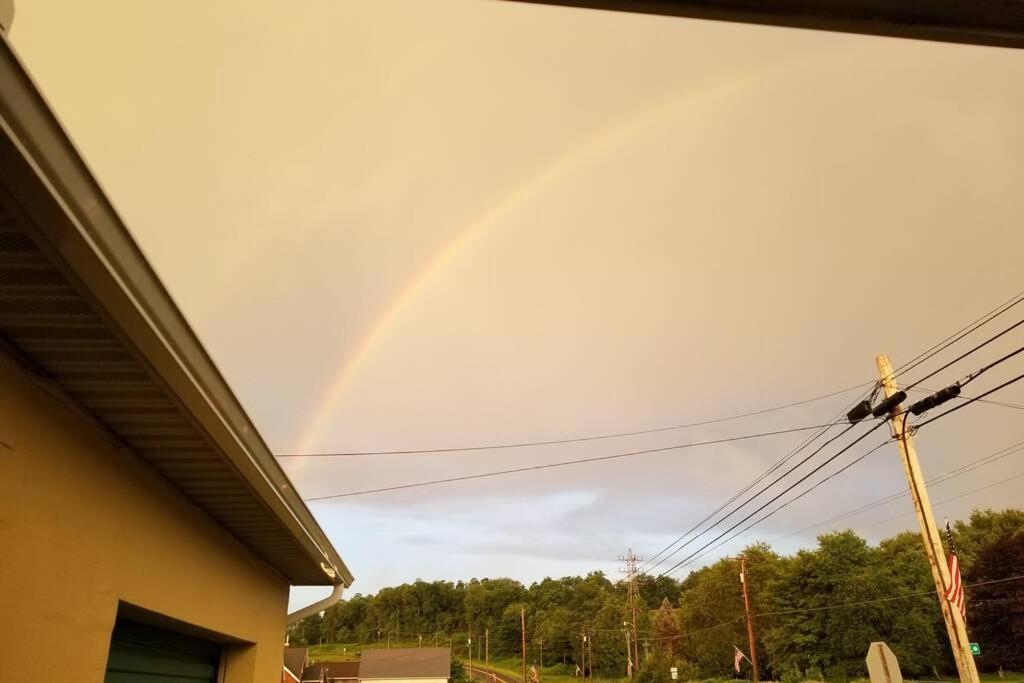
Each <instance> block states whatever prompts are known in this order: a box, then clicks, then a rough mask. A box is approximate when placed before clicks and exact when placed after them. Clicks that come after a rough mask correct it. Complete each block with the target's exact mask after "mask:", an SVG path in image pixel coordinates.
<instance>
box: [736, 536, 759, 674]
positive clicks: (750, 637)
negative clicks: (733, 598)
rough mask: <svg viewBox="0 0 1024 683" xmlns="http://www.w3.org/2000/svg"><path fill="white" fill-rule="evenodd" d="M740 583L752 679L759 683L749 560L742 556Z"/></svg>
mask: <svg viewBox="0 0 1024 683" xmlns="http://www.w3.org/2000/svg"><path fill="white" fill-rule="evenodd" d="M740 583H741V584H743V609H744V610H745V611H746V613H747V647H749V648H750V668H751V669H752V671H753V673H752V674H751V679H752V680H753V682H754V683H757V682H758V680H759V678H758V672H757V644H756V642H755V641H754V618H753V617H752V616H751V614H750V591H749V590H748V589H747V583H748V582H747V558H746V556H744V555H740Z"/></svg>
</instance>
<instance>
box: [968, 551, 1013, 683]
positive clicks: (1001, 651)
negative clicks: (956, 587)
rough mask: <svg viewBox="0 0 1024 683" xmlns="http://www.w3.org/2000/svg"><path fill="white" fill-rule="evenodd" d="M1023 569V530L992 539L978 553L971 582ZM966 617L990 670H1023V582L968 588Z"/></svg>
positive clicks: (994, 577) (999, 577)
mask: <svg viewBox="0 0 1024 683" xmlns="http://www.w3.org/2000/svg"><path fill="white" fill-rule="evenodd" d="M1022 568H1024V531H1022V532H1018V533H1015V534H1006V535H1003V536H1001V537H999V538H996V539H994V540H992V541H991V542H990V543H989V544H988V545H986V546H984V547H982V548H981V549H980V550H979V551H978V554H977V561H976V562H975V565H974V568H973V570H972V572H971V581H972V582H974V583H983V584H984V583H985V582H989V581H999V580H1000V579H1007V578H1010V577H1011V576H1016V575H1019V574H1020V573H1021V569H1022ZM967 596H968V601H967V609H968V613H967V618H968V619H969V620H970V624H971V625H972V629H971V630H972V631H973V635H974V637H975V638H976V639H977V640H978V642H979V643H981V644H982V647H983V649H982V659H981V662H980V663H983V664H987V668H989V669H995V668H997V667H999V666H1001V667H1003V668H1004V669H1007V670H1015V671H1020V670H1022V669H1024V583H1022V582H1020V581H1001V582H1000V583H987V584H985V585H980V586H977V587H974V588H969V589H967Z"/></svg>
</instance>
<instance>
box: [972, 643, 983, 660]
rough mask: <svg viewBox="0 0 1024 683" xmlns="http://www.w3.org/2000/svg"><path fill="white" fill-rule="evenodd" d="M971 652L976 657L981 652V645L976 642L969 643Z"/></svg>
mask: <svg viewBox="0 0 1024 683" xmlns="http://www.w3.org/2000/svg"><path fill="white" fill-rule="evenodd" d="M971 654H972V655H974V656H975V657H977V656H978V655H980V654H981V645H978V644H977V643H971Z"/></svg>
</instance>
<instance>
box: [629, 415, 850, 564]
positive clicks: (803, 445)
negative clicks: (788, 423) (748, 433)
mask: <svg viewBox="0 0 1024 683" xmlns="http://www.w3.org/2000/svg"><path fill="white" fill-rule="evenodd" d="M844 412H845V411H840V412H839V413H838V414H837V415H836V416H835V417H833V418H832V425H830V426H834V425H836V424H839V423H838V422H836V421H835V420H836V418H838V417H839V416H841V415H842V414H843V413H844ZM828 429H829V427H826V428H824V429H822V430H820V431H819V432H818V433H817V434H813V435H811V436H809V437H808V438H807V439H805V440H804V441H803V442H802V443H800V444H799V445H798V446H796V447H795V448H793V449H792V450H790V451H789V452H788V453H787V454H786V455H785V456H783V457H782V458H781V459H780V460H778V461H776V462H775V463H774V464H773V465H772V466H771V467H769V468H768V469H767V470H765V471H764V472H762V473H761V474H760V475H759V476H758V477H757V478H755V479H754V480H753V481H751V482H750V483H748V484H747V485H746V486H744V487H743V488H741V489H740V490H739V491H737V492H736V493H734V494H733V495H732V497H730V498H729V499H728V500H727V501H725V502H724V503H722V504H721V505H719V506H718V507H717V508H715V509H714V510H712V511H711V512H710V513H708V514H707V515H706V516H705V517H704V518H703V519H701V520H700V521H698V522H697V523H696V524H694V525H693V526H691V527H690V528H689V529H687V530H686V531H685V532H683V533H682V534H681V535H680V536H679V537H678V538H676V539H675V540H674V541H672V542H671V543H669V544H668V545H667V546H665V547H664V548H662V549H661V550H659V551H658V552H657V553H656V554H655V555H654V556H653V557H651V558H650V559H649V560H647V561H646V562H645V563H644V564H643V565H642V566H641V567H640V570H641V571H643V572H644V573H647V572H646V570H647V568H648V567H650V568H651V569H653V568H654V567H658V566H660V565H661V564H662V563H663V562H664V561H665V560H666V559H668V557H671V555H669V556H668V557H666V558H663V559H661V560H658V558H659V557H661V556H662V555H663V554H664V553H666V552H668V551H669V550H670V549H671V548H672V547H673V546H675V545H676V544H677V543H679V542H681V541H682V540H683V539H685V538H686V537H687V536H689V535H690V534H691V533H693V532H694V531H696V530H697V529H698V528H700V526H701V525H702V524H704V523H705V522H707V521H708V520H709V519H711V518H712V517H714V516H715V515H717V514H718V513H719V512H721V511H722V510H724V509H725V508H726V507H728V506H729V505H730V504H731V503H732V502H733V501H735V500H736V499H737V498H739V497H740V496H742V495H743V494H744V493H746V492H747V491H749V490H750V489H752V488H753V487H754V486H756V485H757V484H759V483H760V482H762V481H764V480H765V479H766V478H767V477H768V476H769V475H771V473H772V472H774V471H775V470H777V469H778V468H779V467H781V466H782V465H784V464H785V463H786V462H788V461H789V460H790V459H792V458H793V457H795V456H796V455H797V454H798V453H799V452H800V451H802V450H803V449H804V448H806V447H807V446H809V445H810V444H811V443H813V442H814V441H816V440H817V439H818V438H820V437H821V436H822V435H823V434H825V432H827V431H828ZM655 560H658V561H657V562H655ZM652 563H653V564H652Z"/></svg>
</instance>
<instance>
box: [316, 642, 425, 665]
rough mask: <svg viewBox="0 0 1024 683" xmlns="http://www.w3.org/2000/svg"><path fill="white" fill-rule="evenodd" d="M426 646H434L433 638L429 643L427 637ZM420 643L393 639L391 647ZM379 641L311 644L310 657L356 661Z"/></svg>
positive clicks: (334, 660) (326, 660) (321, 659)
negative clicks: (363, 652) (364, 651)
mask: <svg viewBox="0 0 1024 683" xmlns="http://www.w3.org/2000/svg"><path fill="white" fill-rule="evenodd" d="M423 640H424V643H423V645H424V647H427V646H428V645H429V646H431V647H432V646H433V644H434V643H433V640H431V642H430V643H429V644H428V643H427V642H426V638H424V639H423ZM418 644H419V643H418V642H417V641H415V640H412V641H407V642H406V641H396V640H392V641H391V647H416V646H417V645H418ZM380 647H387V641H382V642H381V644H380ZM376 648H377V643H324V644H323V645H310V646H309V658H310V659H311V660H313V661H314V662H354V661H356V660H357V659H359V653H360V652H362V651H363V650H373V649H376Z"/></svg>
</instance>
